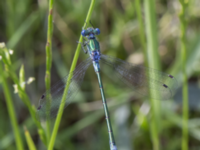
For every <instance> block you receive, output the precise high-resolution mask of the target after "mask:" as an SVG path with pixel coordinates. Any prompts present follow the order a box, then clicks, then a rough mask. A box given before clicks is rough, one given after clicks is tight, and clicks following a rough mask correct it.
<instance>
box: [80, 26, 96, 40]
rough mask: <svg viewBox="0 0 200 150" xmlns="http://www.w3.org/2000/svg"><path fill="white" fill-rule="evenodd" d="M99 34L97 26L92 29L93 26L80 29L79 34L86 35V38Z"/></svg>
mask: <svg viewBox="0 0 200 150" xmlns="http://www.w3.org/2000/svg"><path fill="white" fill-rule="evenodd" d="M99 34H100V30H99V28H96V29H94V28H91V27H89V28H87V29H86V30H82V31H81V35H82V36H86V37H88V38H94V37H95V35H99Z"/></svg>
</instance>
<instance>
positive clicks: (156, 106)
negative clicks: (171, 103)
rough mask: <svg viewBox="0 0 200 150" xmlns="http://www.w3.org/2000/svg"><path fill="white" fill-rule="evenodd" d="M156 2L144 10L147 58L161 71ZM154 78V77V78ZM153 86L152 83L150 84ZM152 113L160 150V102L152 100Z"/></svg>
mask: <svg viewBox="0 0 200 150" xmlns="http://www.w3.org/2000/svg"><path fill="white" fill-rule="evenodd" d="M154 5H155V1H154V0H145V1H144V10H145V23H146V36H147V46H146V47H147V56H148V61H147V63H148V66H149V67H150V68H155V69H160V66H159V64H160V63H159V62H160V61H159V55H158V38H157V26H156V17H155V6H154ZM152 78H154V77H152ZM149 84H151V83H149ZM149 92H150V95H153V94H155V93H154V91H153V90H151V89H150V91H149ZM151 112H152V121H151V124H150V130H151V136H152V143H153V149H154V150H159V147H160V146H159V127H160V126H159V124H160V122H161V121H160V116H161V115H160V112H161V111H160V102H159V101H157V100H154V99H151Z"/></svg>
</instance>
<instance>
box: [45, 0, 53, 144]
mask: <svg viewBox="0 0 200 150" xmlns="http://www.w3.org/2000/svg"><path fill="white" fill-rule="evenodd" d="M53 4H54V0H49V16H48V29H47V43H46V74H45V86H46V90H48V89H50V86H51V65H52V35H53ZM48 103H49V104H48V105H47V107H48V106H49V105H50V100H49V101H48ZM46 128H47V129H46V130H47V145H48V142H49V139H50V136H51V131H50V121H49V119H47V121H46Z"/></svg>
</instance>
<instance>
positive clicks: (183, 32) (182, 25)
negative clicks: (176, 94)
mask: <svg viewBox="0 0 200 150" xmlns="http://www.w3.org/2000/svg"><path fill="white" fill-rule="evenodd" d="M179 2H180V4H181V12H180V14H179V19H180V29H181V37H180V38H181V62H182V74H183V89H182V92H183V120H182V124H183V130H182V150H188V116H189V114H188V83H187V73H186V56H187V51H186V26H187V24H186V23H187V22H186V18H185V17H186V8H187V5H188V1H185V0H179Z"/></svg>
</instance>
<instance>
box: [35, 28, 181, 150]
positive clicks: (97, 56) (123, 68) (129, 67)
mask: <svg viewBox="0 0 200 150" xmlns="http://www.w3.org/2000/svg"><path fill="white" fill-rule="evenodd" d="M81 34H82V36H83V37H86V39H87V40H85V41H84V42H83V43H82V48H83V50H84V52H85V53H89V57H88V58H87V59H86V60H85V61H83V62H82V63H80V64H79V65H78V66H77V67H76V69H75V70H74V71H73V72H71V73H69V74H68V75H67V76H66V77H64V78H63V79H62V80H61V81H59V82H58V83H57V84H55V85H54V86H53V87H52V88H51V89H50V90H47V91H46V93H44V94H43V95H42V97H41V99H40V104H39V107H38V109H37V111H38V114H39V116H41V117H45V116H46V115H49V116H50V117H52V116H56V115H57V113H58V110H59V106H60V103H61V99H62V95H63V92H64V89H65V86H66V85H69V88H68V93H67V96H66V98H65V107H66V106H67V105H68V104H69V103H70V102H71V101H72V100H73V99H74V96H75V95H76V94H77V92H78V89H79V87H80V85H81V83H82V81H83V78H84V76H85V72H86V70H87V69H88V67H89V66H90V65H91V64H93V67H94V71H95V72H96V74H97V78H98V82H99V88H100V92H101V96H102V101H103V106H104V111H105V117H106V121H107V126H108V133H109V139H110V149H111V150H116V149H117V147H116V145H115V140H114V136H113V133H112V127H111V123H110V119H109V112H108V108H107V104H106V99H105V94H104V89H103V84H102V81H101V75H100V62H101V63H103V64H105V65H107V66H109V67H111V68H113V69H114V71H115V72H114V73H113V75H117V77H118V78H119V81H122V82H124V83H125V84H126V85H127V86H129V87H130V88H131V89H132V90H133V91H134V92H135V93H136V94H139V95H143V96H148V95H149V89H151V91H154V94H152V95H151V98H154V99H169V98H171V97H172V95H173V92H174V90H175V88H176V86H177V85H176V80H175V78H174V77H173V76H172V75H169V74H166V73H163V72H160V71H157V70H154V69H150V68H146V67H144V66H140V65H134V64H131V63H128V62H126V61H123V60H121V59H118V58H114V57H111V56H107V55H103V54H101V52H100V46H99V42H98V41H97V39H96V37H95V36H96V35H99V34H100V30H99V29H98V28H93V27H89V28H87V29H86V30H84V29H83V30H82V32H81ZM69 76H72V79H71V80H69V81H68V77H69ZM67 81H68V82H67ZM66 82H67V83H66ZM47 95H48V96H47ZM49 101H50V103H49V106H47V102H49Z"/></svg>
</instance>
